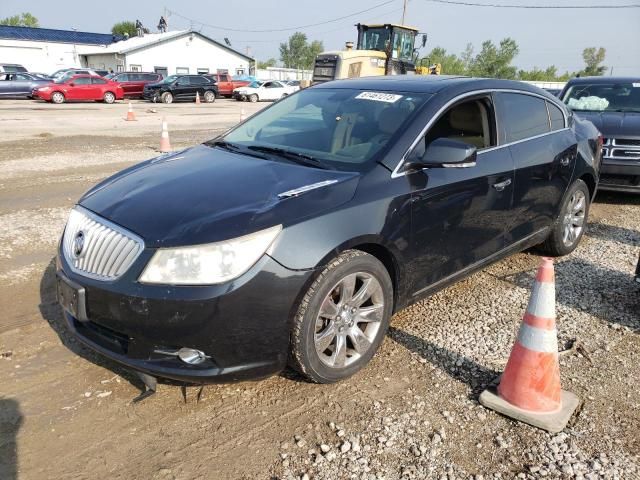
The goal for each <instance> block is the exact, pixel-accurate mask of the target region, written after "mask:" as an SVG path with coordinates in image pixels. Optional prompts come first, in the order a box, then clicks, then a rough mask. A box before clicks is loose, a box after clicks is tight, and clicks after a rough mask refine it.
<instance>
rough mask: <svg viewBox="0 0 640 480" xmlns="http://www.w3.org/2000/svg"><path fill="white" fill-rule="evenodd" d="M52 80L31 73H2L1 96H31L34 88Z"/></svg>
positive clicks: (0, 77)
mask: <svg viewBox="0 0 640 480" xmlns="http://www.w3.org/2000/svg"><path fill="white" fill-rule="evenodd" d="M50 81H51V80H48V79H45V78H41V77H38V76H36V75H32V74H30V73H0V98H8V97H24V98H31V96H32V92H33V89H34V88H38V87H40V86H43V85H46V84H48V83H49V82H50Z"/></svg>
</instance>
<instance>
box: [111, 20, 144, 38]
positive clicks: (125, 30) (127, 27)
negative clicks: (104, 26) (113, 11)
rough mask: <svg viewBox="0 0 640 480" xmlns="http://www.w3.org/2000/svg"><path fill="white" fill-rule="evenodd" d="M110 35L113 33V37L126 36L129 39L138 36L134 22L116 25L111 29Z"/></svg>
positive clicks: (123, 22) (127, 21)
mask: <svg viewBox="0 0 640 480" xmlns="http://www.w3.org/2000/svg"><path fill="white" fill-rule="evenodd" d="M111 33H113V34H114V35H122V36H126V35H128V36H130V37H135V36H136V35H137V34H138V31H137V30H136V23H135V22H130V21H129V20H124V21H122V22H118V23H116V24H115V25H114V26H113V27H111Z"/></svg>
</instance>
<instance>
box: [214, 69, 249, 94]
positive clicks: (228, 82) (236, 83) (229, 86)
mask: <svg viewBox="0 0 640 480" xmlns="http://www.w3.org/2000/svg"><path fill="white" fill-rule="evenodd" d="M205 77H207V78H208V79H209V80H211V81H212V82H214V83H215V84H216V85H217V86H218V94H219V95H220V96H222V97H232V96H233V90H234V89H236V88H239V87H244V86H245V85H249V83H250V82H247V81H244V80H233V79H232V78H231V76H230V75H228V74H226V73H214V74H207V75H205Z"/></svg>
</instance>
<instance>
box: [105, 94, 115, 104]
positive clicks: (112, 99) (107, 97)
mask: <svg viewBox="0 0 640 480" xmlns="http://www.w3.org/2000/svg"><path fill="white" fill-rule="evenodd" d="M103 100H104V103H109V104H111V103H113V102H115V101H116V96H115V95H114V94H113V93H111V92H106V93H105V94H104V97H103Z"/></svg>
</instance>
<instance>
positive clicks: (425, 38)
mask: <svg viewBox="0 0 640 480" xmlns="http://www.w3.org/2000/svg"><path fill="white" fill-rule="evenodd" d="M426 44H427V34H426V33H425V34H423V35H422V48H424V46H425V45H426Z"/></svg>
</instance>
